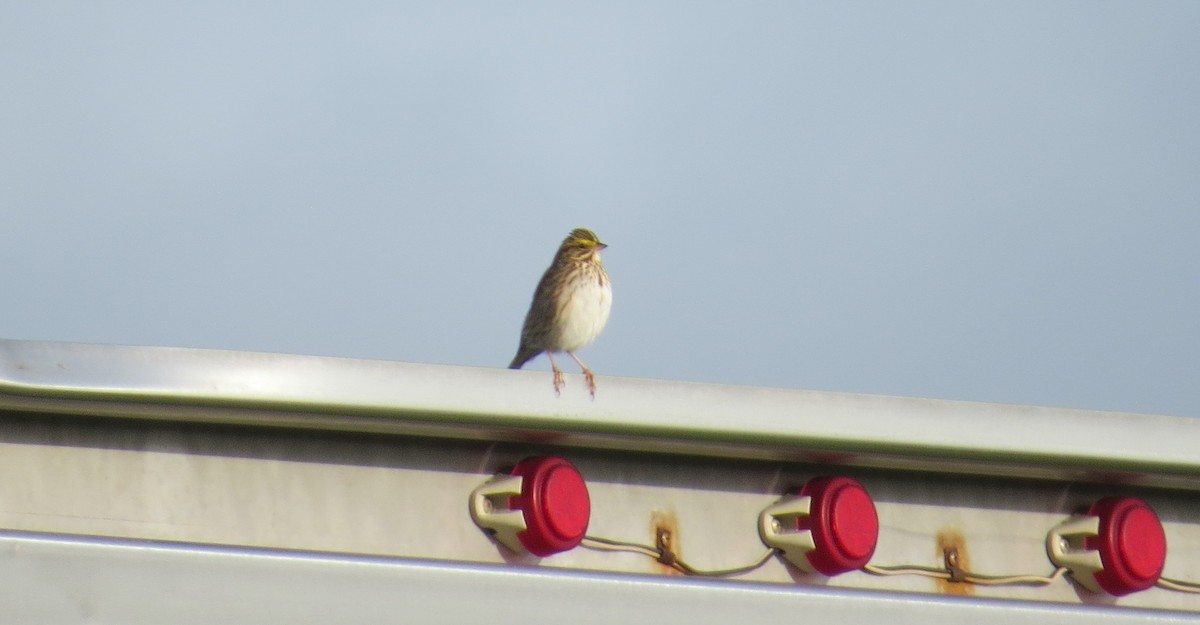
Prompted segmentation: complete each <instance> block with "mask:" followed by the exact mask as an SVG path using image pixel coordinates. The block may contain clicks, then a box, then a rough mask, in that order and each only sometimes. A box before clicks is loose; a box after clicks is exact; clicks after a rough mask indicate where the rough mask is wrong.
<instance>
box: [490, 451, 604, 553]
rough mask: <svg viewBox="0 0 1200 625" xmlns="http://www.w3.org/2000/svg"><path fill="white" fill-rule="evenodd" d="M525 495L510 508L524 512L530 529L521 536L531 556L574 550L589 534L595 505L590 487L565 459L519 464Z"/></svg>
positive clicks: (546, 458) (515, 472) (516, 470)
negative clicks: (588, 487)
mask: <svg viewBox="0 0 1200 625" xmlns="http://www.w3.org/2000/svg"><path fill="white" fill-rule="evenodd" d="M512 474H513V475H519V476H521V477H522V480H521V495H520V496H519V497H513V498H512V500H511V501H510V502H509V504H510V507H511V508H513V509H516V510H521V511H522V513H523V514H524V517H525V526H526V529H525V531H523V532H520V533H518V534H517V538H518V539H519V540H520V541H521V544H522V545H524V546H525V548H526V549H527V550H529V553H532V554H534V555H538V556H548V555H551V554H554V553H558V552H560V551H566V550H568V549H572V548H574V547H575V546H576V545H578V544H579V542H580V541H582V540H583V537H584V535H586V534H587V528H588V521H589V520H590V519H591V514H592V502H591V498H590V497H589V496H588V490H587V484H586V483H585V482H584V481H583V476H582V475H580V474H579V470H578V469H576V468H575V465H573V464H571V463H570V462H569V461H567V460H566V459H565V458H559V457H557V456H544V457H533V458H526V459H524V460H522V461H521V462H519V463H517V466H516V467H515V468H514V469H513V472H512Z"/></svg>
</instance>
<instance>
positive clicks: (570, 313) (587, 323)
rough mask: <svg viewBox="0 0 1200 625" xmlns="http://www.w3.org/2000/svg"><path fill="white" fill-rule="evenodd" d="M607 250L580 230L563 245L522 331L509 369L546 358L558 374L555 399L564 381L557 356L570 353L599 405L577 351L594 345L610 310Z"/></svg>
mask: <svg viewBox="0 0 1200 625" xmlns="http://www.w3.org/2000/svg"><path fill="white" fill-rule="evenodd" d="M606 247H608V245H607V244H605V243H603V242H601V241H600V238H599V237H597V236H596V233H594V232H592V231H591V230H588V229H587V228H576V229H574V230H572V231H571V233H570V234H568V235H567V238H565V239H563V242H562V245H559V246H558V251H557V252H555V254H554V260H553V261H552V262H551V263H550V267H549V268H547V269H546V273H544V274H542V279H541V281H540V282H538V285H537V289H536V290H535V291H534V292H533V301H532V302H531V303H530V304H529V312H528V313H526V315H525V325H524V326H523V327H522V328H521V343H520V345H519V346H518V347H517V355H516V356H514V357H513V359H512V363H510V364H509V365H508V368H509V369H520V368H521V367H523V366H524V365H525V363H527V362H529V361H530V360H532V359H533V358H535V357H536V356H537V355H538V354H541V353H543V352H545V354H546V355H547V356H548V357H549V358H550V367H551V368H552V369H554V394H555V395H556V396H557V395H559V394H560V393H561V389H562V387H563V385H564V384H566V381H565V379H564V377H563V372H562V370H561V369H559V368H558V364H557V363H555V362H554V353H555V352H566V353H567V355H568V356H570V357H571V358H572V359H574V360H575V362H576V363H577V364H578V365H579V368H580V369H582V370H583V377H584V379H585V380H586V381H587V385H588V391H589V392H590V393H591V396H592V399H593V400H594V399H596V376H595V375H594V374H593V373H592V370H591V369H588V367H587V365H585V364H583V361H582V360H580V359H579V357H578V356H576V355H575V351H576V350H578V349H580V348H582V347H584V346H585V345H588V344H589V343H591V342H592V341H594V340H596V337H597V336H599V335H600V331H601V330H603V329H604V324H606V323H607V322H608V314H609V312H610V311H611V310H612V283H611V282H609V279H608V272H606V271H604V264H603V263H602V262H600V251H601V250H603V249H604V248H606Z"/></svg>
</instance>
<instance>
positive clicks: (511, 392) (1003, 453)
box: [0, 340, 1200, 489]
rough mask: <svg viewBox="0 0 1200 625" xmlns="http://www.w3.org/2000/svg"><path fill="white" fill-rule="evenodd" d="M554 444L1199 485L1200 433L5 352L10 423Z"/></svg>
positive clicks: (1191, 426) (314, 360)
mask: <svg viewBox="0 0 1200 625" xmlns="http://www.w3.org/2000/svg"><path fill="white" fill-rule="evenodd" d="M4 410H8V411H24V412H38V413H63V414H71V415H92V416H109V417H122V418H124V417H135V418H150V419H166V420H175V421H187V422H199V423H224V424H243V425H253V426H268V427H301V428H317V429H326V430H339V431H357V432H386V433H394V434H403V435H415V436H438V437H449V438H459V439H471V440H488V441H514V442H521V441H526V442H528V441H551V440H552V441H553V442H554V443H555V444H558V445H567V446H586V447H592V448H612V449H626V450H641V451H653V452H666V453H683V454H689V455H701V456H726V457H734V458H747V459H764V458H770V459H780V460H790V461H801V462H821V463H826V464H829V463H833V464H844V465H847V466H859V467H884V468H898V469H906V470H927V471H938V472H951V473H963V472H969V473H975V474H986V475H998V476H1008V477H1036V478H1051V479H1060V480H1072V481H1086V482H1096V483H1109V482H1120V483H1125V484H1139V485H1152V486H1168V487H1173V488H1185V489H1200V454H1198V453H1196V441H1198V440H1200V420H1197V419H1188V418H1184V417H1170V416H1157V415H1137V414H1126V413H1107V412H1095V411H1081V410H1068V409H1053V408H1038V407H1030V406H1014V405H1003V404H986V403H972V402H961V401H940V400H930V399H915V398H902V397H884V396H871V395H854V394H846V393H827V392H819V391H804V390H785V389H768V388H752V387H733V386H721V385H711V384H693V383H684V382H669V381H658V380H645V379H623V378H603V380H602V385H601V389H600V393H599V395H598V397H597V398H596V400H595V401H590V400H589V399H588V397H587V392H586V390H585V389H584V386H583V384H582V379H581V378H580V377H579V376H569V377H568V387H567V388H566V389H565V391H564V393H563V396H562V397H555V396H554V393H553V392H552V391H551V390H550V383H549V380H548V374H545V373H542V372H519V371H517V372H514V371H508V370H505V369H500V368H496V369H482V368H470V367H453V366H440V365H419V364H409V363H401V362H386V361H370V360H351V359H341V358H328V357H314V356H297V355H286V354H266V353H250V352H232V351H215V350H198V349H180V348H163V347H128V346H109V345H90V344H72V343H53V342H29V341H11V340H0V411H4Z"/></svg>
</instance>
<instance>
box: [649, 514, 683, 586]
mask: <svg viewBox="0 0 1200 625" xmlns="http://www.w3.org/2000/svg"><path fill="white" fill-rule="evenodd" d="M650 540H651V544H653V545H655V546H656V547H658V548H659V549H661V550H662V551H663V553H664V557H663V559H662V560H660V561H658V562H656V563H655V564H654V566H655V570H656V571H658V572H659V573H662V574H663V575H683V573H682V572H680V571H679V569H677V568H675V567H673V566H671V565H670V564H666V563H665V562H671V561H674V560H677V559H679V558H681V557H683V552H682V550H681V547H680V545H682V544H683V543H682V542H681V541H680V540H679V517H678V516H677V515H676V514H675V511H674V510H651V511H650ZM664 561H665V562H664Z"/></svg>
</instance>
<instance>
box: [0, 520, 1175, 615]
mask: <svg viewBox="0 0 1200 625" xmlns="http://www.w3.org/2000/svg"><path fill="white" fill-rule="evenodd" d="M0 553H2V554H4V559H3V565H2V566H0V614H3V615H5V616H6V617H7V618H6V620H5V621H4V622H6V623H37V624H38V625H68V624H69V625H74V624H76V623H83V622H88V623H122V624H124V625H159V624H161V623H171V624H172V625H189V624H192V623H195V624H204V625H208V624H209V623H239V624H240V625H254V624H256V623H263V624H267V623H270V624H274V623H292V624H295V625H305V624H312V625H326V624H328V623H333V622H336V623H344V624H353V623H370V624H372V625H374V624H377V623H571V624H572V625H588V624H591V623H596V624H603V625H609V624H611V623H657V624H660V625H671V624H674V623H679V624H681V625H682V624H686V625H693V624H694V623H698V622H703V623H791V622H817V623H847V622H853V623H888V624H889V625H909V624H911V625H929V624H930V623H937V622H951V623H978V624H980V625H986V624H990V623H996V624H1004V625H1025V624H1029V625H1043V624H1044V623H1056V624H1061V625H1074V624H1078V625H1109V624H1112V625H1117V624H1122V625H1124V624H1138V623H1156V624H1158V623H1161V624H1169V623H1194V622H1196V620H1197V619H1196V618H1195V615H1188V614H1185V613H1179V612H1164V611H1158V610H1154V611H1148V610H1135V609H1119V610H1112V609H1101V608H1076V609H1074V610H1071V611H1064V610H1061V609H1057V608H1056V607H1055V606H1053V605H1050V604H1039V603H1029V602H1021V601H997V600H980V599H974V600H961V599H959V598H946V597H929V596H922V595H912V594H902V593H879V592H871V593H868V592H855V591H847V590H839V589H830V588H813V587H808V588H805V587H785V586H778V585H766V584H738V583H729V582H720V581H710V580H679V579H674V580H671V582H670V583H664V582H663V581H662V580H661V579H655V578H647V577H634V576H617V575H608V574H597V573H585V572H580V571H561V570H545V569H532V568H515V569H514V568H501V567H496V566H482V565H462V564H450V563H437V562H421V561H411V560H410V561H403V560H386V559H378V558H375V559H368V558H348V557H331V556H328V555H324V556H317V555H313V554H298V553H284V552H275V553H269V552H261V551H255V550H245V549H239V550H229V549H214V548H204V547H180V546H170V545H161V544H157V545H156V544H145V543H130V542H123V541H98V540H83V539H73V540H62V539H58V538H54V537H41V536H29V535H20V534H11V533H8V534H0Z"/></svg>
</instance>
